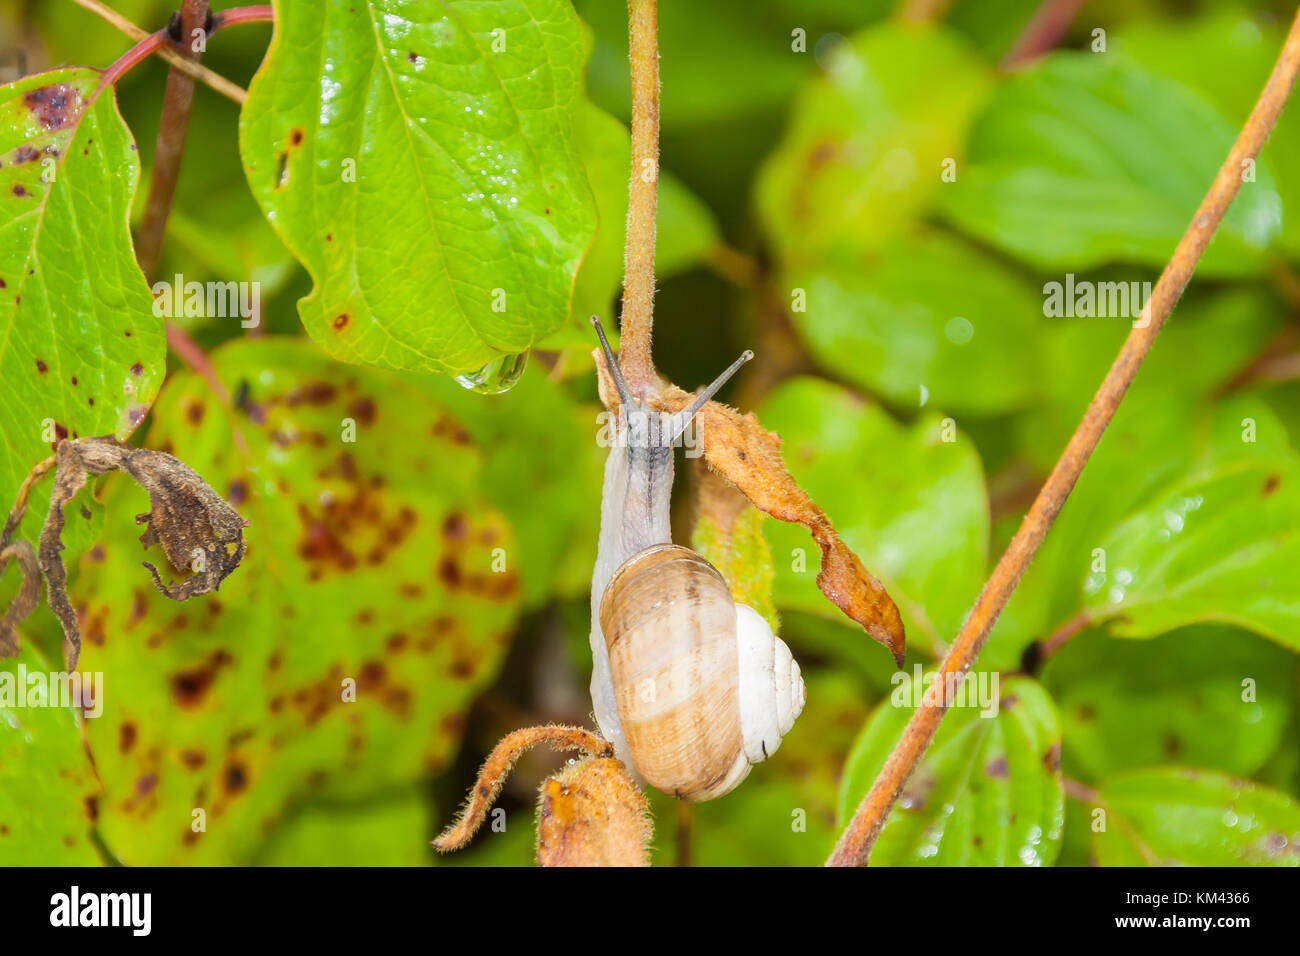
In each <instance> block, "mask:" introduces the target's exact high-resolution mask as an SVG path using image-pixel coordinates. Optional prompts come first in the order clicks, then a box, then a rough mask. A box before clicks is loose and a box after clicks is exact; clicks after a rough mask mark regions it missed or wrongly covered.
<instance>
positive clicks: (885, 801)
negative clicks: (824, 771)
mask: <svg viewBox="0 0 1300 956" xmlns="http://www.w3.org/2000/svg"><path fill="white" fill-rule="evenodd" d="M1297 71H1300V10H1297V14H1296V18H1295V20H1294V21H1293V22H1292V24H1291V29H1290V32H1289V33H1288V34H1287V37H1286V42H1285V43H1284V44H1283V47H1282V51H1281V53H1280V54H1279V55H1278V60H1277V63H1276V65H1275V66H1274V67H1273V72H1272V74H1271V75H1270V76H1269V78H1268V82H1267V83H1265V85H1264V89H1263V90H1262V91H1261V93H1260V95H1259V100H1258V101H1257V102H1256V103H1255V107H1254V109H1253V110H1252V111H1251V114H1250V118H1249V119H1248V120H1247V121H1246V125H1245V126H1244V127H1243V128H1242V130H1241V133H1240V135H1238V137H1237V141H1236V142H1235V143H1234V144H1233V146H1232V149H1231V150H1230V151H1229V152H1228V157H1227V159H1226V160H1224V163H1223V165H1222V167H1220V169H1219V172H1218V175H1217V176H1215V178H1214V183H1213V184H1212V185H1211V186H1210V190H1209V192H1208V193H1207V194H1206V196H1205V199H1204V200H1203V201H1202V202H1201V205H1200V208H1199V209H1197V211H1196V214H1195V215H1194V216H1193V217H1192V222H1191V225H1190V226H1188V227H1187V231H1186V232H1185V233H1184V234H1183V237H1182V239H1180V240H1179V242H1178V246H1177V247H1176V248H1175V249H1174V254H1173V257H1172V258H1171V259H1170V260H1169V264H1168V265H1167V266H1165V269H1164V272H1162V273H1161V275H1160V279H1159V281H1158V282H1157V283H1156V286H1155V289H1154V290H1152V294H1151V300H1150V302H1148V303H1147V307H1146V309H1145V310H1144V311H1143V318H1144V319H1146V321H1145V322H1140V323H1139V325H1137V326H1135V327H1134V328H1133V329H1132V331H1131V332H1130V333H1129V336H1128V339H1127V340H1125V342H1124V345H1123V347H1122V348H1121V349H1120V352H1119V356H1118V357H1117V358H1116V359H1115V363H1114V364H1113V365H1112V366H1111V368H1110V371H1109V372H1107V373H1106V377H1105V379H1103V381H1102V383H1101V387H1100V388H1099V389H1098V390H1097V394H1096V396H1095V397H1094V398H1093V400H1092V403H1091V404H1090V405H1089V406H1088V410H1087V411H1086V412H1085V413H1084V416H1083V420H1082V421H1081V422H1080V423H1079V427H1078V428H1077V429H1075V432H1074V435H1073V436H1071V438H1070V441H1069V444H1068V445H1066V448H1065V451H1064V452H1063V453H1062V454H1061V457H1060V459H1059V460H1058V461H1057V463H1056V465H1055V467H1054V468H1053V469H1052V473H1051V474H1050V475H1049V476H1048V478H1047V481H1046V483H1045V484H1044V485H1043V488H1042V490H1041V491H1040V492H1039V493H1038V497H1037V498H1035V499H1034V503H1033V505H1032V506H1031V507H1030V509H1029V513H1028V514H1027V515H1026V516H1025V519H1024V521H1023V522H1022V523H1021V525H1020V529H1019V530H1018V531H1017V532H1016V534H1015V537H1014V538H1012V540H1011V543H1010V544H1009V545H1008V546H1007V550H1006V552H1005V553H1004V554H1003V555H1002V558H1001V559H1000V560H999V561H998V563H997V567H995V568H994V569H993V574H992V576H990V578H989V580H988V582H987V583H986V584H985V585H984V589H983V590H982V591H981V592H980V595H979V598H978V599H977V600H976V602H975V606H974V607H973V608H972V609H971V612H970V615H969V616H968V617H967V619H966V623H965V624H964V625H963V626H962V628H961V631H960V632H959V633H958V635H957V638H956V640H955V641H953V645H952V649H951V651H949V653H948V656H947V657H946V658H945V659H944V662H943V665H942V666H941V667H940V670H939V676H940V679H945V678H947V677H948V676H949V675H956V676H960V675H962V674H964V673H965V672H966V671H968V670H969V669H970V668H971V666H972V665H973V664H974V663H975V658H976V656H977V655H978V654H979V651H980V648H982V647H983V646H984V642H985V640H986V639H987V638H988V635H989V632H990V631H991V630H992V629H993V625H994V623H995V622H996V621H997V618H998V615H999V614H1000V613H1001V612H1002V609H1003V608H1004V607H1005V606H1006V603H1007V601H1008V600H1009V599H1010V597H1011V594H1012V592H1013V591H1015V588H1016V585H1017V584H1018V583H1019V581H1020V577H1021V575H1022V574H1024V572H1025V569H1026V568H1027V567H1028V566H1029V562H1030V560H1031V559H1032V558H1033V556H1034V552H1035V551H1037V550H1038V546H1039V545H1040V544H1041V543H1042V541H1043V538H1044V536H1045V535H1046V534H1047V530H1048V528H1050V527H1051V525H1052V522H1053V521H1054V520H1055V519H1056V516H1057V514H1058V513H1059V512H1060V510H1061V507H1062V505H1064V504H1065V499H1066V498H1067V497H1068V496H1069V494H1070V491H1071V490H1072V489H1073V488H1074V485H1075V482H1076V481H1078V479H1079V474H1080V472H1082V471H1083V467H1084V465H1085V464H1087V462H1088V457H1089V456H1090V455H1091V454H1092V451H1093V449H1094V448H1096V447H1097V442H1098V441H1099V440H1100V438H1101V435H1102V432H1103V431H1105V429H1106V426H1107V425H1108V424H1109V423H1110V420H1111V418H1112V416H1114V414H1115V410H1116V408H1118V407H1119V403H1120V401H1121V400H1122V399H1123V397H1124V393H1125V392H1126V391H1127V390H1128V387H1129V385H1130V384H1131V383H1132V381H1133V378H1134V376H1135V375H1137V371H1138V368H1139V366H1140V365H1141V364H1142V359H1143V358H1144V357H1145V356H1146V353H1147V351H1148V350H1149V349H1150V348H1151V343H1152V342H1154V341H1155V337H1156V335H1157V333H1159V331H1160V328H1161V326H1162V325H1164V322H1165V319H1167V318H1168V317H1169V313H1170V312H1171V311H1172V310H1173V307H1174V304H1175V303H1176V302H1177V301H1178V299H1179V297H1180V296H1181V295H1182V293H1183V290H1184V289H1185V288H1186V287H1187V283H1188V282H1189V281H1190V280H1191V277H1192V272H1193V271H1194V270H1195V268H1196V263H1197V262H1198V261H1199V260H1200V258H1201V255H1202V253H1203V252H1204V251H1205V246H1206V244H1207V243H1208V242H1209V241H1210V238H1211V237H1212V236H1213V235H1214V231H1215V230H1216V229H1217V228H1218V225H1219V222H1220V221H1221V220H1222V219H1223V216H1224V213H1226V212H1227V210H1228V206H1229V204H1230V203H1231V202H1232V200H1233V197H1235V196H1236V195H1237V191H1238V190H1239V189H1240V188H1241V184H1242V168H1243V163H1245V161H1246V160H1252V159H1254V157H1255V156H1256V155H1257V154H1258V153H1259V150H1260V148H1261V147H1262V146H1263V145H1264V141H1265V140H1266V139H1267V138H1268V134H1269V132H1270V131H1271V130H1272V129H1273V124H1274V123H1275V122H1276V121H1277V117H1278V114H1279V113H1281V111H1282V107H1283V105H1284V104H1285V103H1286V101H1287V98H1288V97H1289V96H1290V95H1291V90H1292V87H1293V86H1294V85H1295V81H1296V74H1297ZM945 711H946V708H945V706H944V703H943V701H942V700H940V701H937V702H934V703H933V704H931V705H923V706H921V707H918V708H917V710H916V712H915V713H914V714H913V715H912V718H911V720H909V721H908V723H907V727H906V728H905V729H904V731H903V736H902V738H901V739H900V740H899V742H898V744H897V746H895V747H894V749H893V751H892V752H891V753H890V755H889V757H888V758H887V759H886V761H885V765H884V767H883V768H881V771H880V774H879V776H877V777H876V781H875V783H874V784H873V785H872V787H871V790H870V791H869V792H868V793H867V795H866V796H865V797H863V798H862V802H861V803H860V804H859V805H858V809H857V812H856V813H855V814H854V816H853V819H852V821H850V823H849V825H848V827H847V828H846V829H845V831H844V833H843V834H842V835H841V837H840V840H839V843H838V844H837V845H836V847H835V850H834V852H833V853H832V854H831V857H830V860H828V861H827V862H828V865H831V866H862V865H865V864H866V862H867V859H868V857H869V856H870V854H871V848H872V846H873V845H874V844H875V841H876V837H877V836H879V834H880V830H881V828H882V827H883V826H884V824H885V820H886V818H887V817H888V816H889V813H890V810H891V809H892V808H893V806H894V802H895V801H896V800H897V799H898V795H899V793H900V792H901V791H902V789H903V786H904V785H905V784H906V782H907V778H908V777H909V776H910V775H911V774H912V771H913V770H915V769H916V765H917V764H918V763H919V762H920V760H921V756H922V754H924V753H925V749H926V747H927V746H929V744H930V741H931V740H932V739H933V738H934V733H935V731H936V730H937V729H938V727H939V723H940V721H942V720H943V715H944V713H945Z"/></svg>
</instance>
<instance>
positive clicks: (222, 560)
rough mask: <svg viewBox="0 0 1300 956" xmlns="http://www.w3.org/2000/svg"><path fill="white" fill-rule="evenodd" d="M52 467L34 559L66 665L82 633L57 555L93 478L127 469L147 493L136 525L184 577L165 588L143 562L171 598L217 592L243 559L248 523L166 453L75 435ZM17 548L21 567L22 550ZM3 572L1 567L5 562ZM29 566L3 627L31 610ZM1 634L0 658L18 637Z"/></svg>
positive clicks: (19, 506)
mask: <svg viewBox="0 0 1300 956" xmlns="http://www.w3.org/2000/svg"><path fill="white" fill-rule="evenodd" d="M54 466H55V469H56V470H55V477H54V490H53V491H52V492H51V494H50V510H49V513H48V514H47V516H46V519H45V526H44V527H43V528H42V529H41V535H40V550H39V556H38V564H39V569H40V571H41V572H42V573H43V574H44V575H45V583H46V594H47V600H48V601H49V604H50V610H52V611H53V612H54V614H55V616H56V617H58V619H59V623H60V624H61V625H62V627H63V638H64V643H63V652H64V658H65V659H66V661H67V667H68V669H69V670H71V669H73V668H75V667H76V666H77V659H78V658H79V657H80V655H81V634H80V628H79V626H78V623H77V613H76V611H75V610H74V609H73V607H72V604H71V602H70V601H69V600H68V590H67V572H66V569H65V568H64V566H63V558H62V554H61V552H62V551H63V540H62V537H63V508H64V506H65V505H67V503H68V502H69V501H71V500H72V499H73V497H75V496H76V494H77V492H79V491H80V490H81V489H82V488H84V487H85V486H86V481H87V478H88V477H89V476H90V475H103V474H106V473H108V472H110V471H125V472H126V473H127V474H129V475H130V476H131V477H132V478H134V479H135V480H136V481H137V482H138V483H139V484H140V485H141V486H142V487H143V488H144V489H145V490H146V491H147V492H149V504H150V507H151V510H150V512H149V513H148V514H144V515H137V516H136V522H137V523H138V524H148V526H149V527H148V528H146V529H145V533H144V534H143V535H141V537H140V540H141V542H143V543H144V546H145V547H146V548H148V547H149V546H150V545H154V544H157V545H159V546H160V547H161V548H162V550H163V554H165V555H166V557H167V562H168V563H169V564H170V565H171V566H172V568H173V570H175V571H176V573H178V574H188V577H186V578H185V580H184V581H182V582H181V583H180V584H172V585H170V586H169V585H166V584H164V583H163V581H162V578H161V576H160V575H159V574H158V570H157V568H155V567H154V566H153V565H152V564H150V563H148V562H147V561H146V562H142V563H143V564H144V566H145V567H146V568H148V569H149V573H150V574H151V575H153V579H154V584H155V585H156V586H157V588H158V590H159V591H161V592H162V593H163V594H165V595H167V596H168V597H169V598H172V599H174V600H177V601H184V600H186V599H187V598H191V597H194V596H195V595H198V594H207V593H208V592H209V591H215V590H217V588H219V587H220V586H221V582H222V581H224V580H225V579H226V577H227V576H228V575H229V574H230V572H231V571H233V570H234V569H235V568H236V567H237V566H238V565H239V562H240V560H241V559H242V558H243V556H244V528H245V527H247V526H248V522H247V521H246V520H244V519H243V518H242V517H240V516H239V513H238V512H236V511H235V509H234V508H232V507H231V506H230V505H229V504H228V503H227V502H226V501H225V499H223V498H222V497H221V496H220V495H218V494H217V493H216V492H215V491H213V490H212V489H211V488H209V487H208V485H207V483H206V482H204V480H203V479H202V478H200V477H199V476H198V474H196V473H195V471H194V470H193V469H192V468H190V467H189V466H188V465H186V464H185V463H184V462H182V461H180V460H178V459H176V458H173V457H172V456H171V455H167V454H164V453H162V452H158V451H149V450H148V449H144V448H136V447H135V446H133V445H128V444H127V443H125V442H122V441H118V440H117V439H116V438H113V437H111V436H110V437H104V438H79V439H76V440H73V441H62V442H60V443H59V446H58V448H57V449H56V450H55V453H54ZM48 470H49V467H48V463H46V462H42V463H41V465H38V466H37V469H36V470H35V471H33V473H32V475H33V478H35V477H39V476H40V475H43V474H44V473H45V472H46V471H48ZM31 481H32V479H31V478H29V480H28V481H27V482H24V484H23V491H22V493H20V495H19V500H18V501H17V502H15V504H14V508H13V511H12V512H11V513H10V515H9V520H8V521H7V522H6V524H5V538H4V540H3V541H0V546H3V547H5V551H4V554H5V555H8V554H9V553H10V551H11V550H12V547H11V546H10V545H9V540H8V539H9V537H10V536H12V534H13V532H14V530H15V529H16V528H17V526H18V522H19V521H21V520H22V516H23V513H24V511H25V510H26V508H27V496H26V491H27V489H28V488H29V487H30V484H31ZM15 544H17V543H15ZM28 550H29V551H30V546H28ZM15 553H16V554H17V556H18V558H19V562H20V564H21V563H22V562H23V561H24V555H23V552H22V551H21V550H19V551H17V552H15ZM0 570H3V563H2V562H0ZM26 571H27V566H26V565H24V572H25V573H24V590H23V592H20V593H19V595H18V596H17V597H16V598H15V599H14V602H13V605H11V606H10V609H9V611H8V612H7V613H6V615H5V618H4V627H6V628H8V627H9V626H10V618H11V615H12V616H13V617H14V618H15V620H13V622H12V626H13V627H16V626H17V622H18V621H20V620H21V619H22V617H24V616H26V613H28V612H29V611H30V608H28V609H27V611H23V610H22V606H23V605H22V604H21V602H23V601H24V594H25V593H27V588H28V584H29V581H28V576H27V574H26ZM15 606H17V607H15ZM20 615H21V616H20ZM0 635H3V636H0V656H12V654H16V653H17V634H16V633H15V634H13V636H12V644H13V647H12V649H10V647H9V634H8V631H7V630H6V631H3V632H0Z"/></svg>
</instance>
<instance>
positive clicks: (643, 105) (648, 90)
mask: <svg viewBox="0 0 1300 956" xmlns="http://www.w3.org/2000/svg"><path fill="white" fill-rule="evenodd" d="M627 10H628V36H629V45H630V51H631V68H632V173H631V177H630V179H629V182H628V197H627V198H628V205H627V244H626V246H625V247H624V259H623V319H622V325H621V329H620V331H621V334H622V338H621V340H620V342H619V348H618V364H619V368H621V369H622V371H623V377H624V378H625V379H627V383H628V386H629V387H630V388H631V389H632V392H633V394H640V393H642V392H645V391H654V390H657V387H658V375H657V374H656V373H655V367H654V359H653V358H652V357H651V352H650V349H651V338H652V333H653V330H654V295H655V212H656V208H657V206H658V202H659V39H658V3H657V0H628V5H627Z"/></svg>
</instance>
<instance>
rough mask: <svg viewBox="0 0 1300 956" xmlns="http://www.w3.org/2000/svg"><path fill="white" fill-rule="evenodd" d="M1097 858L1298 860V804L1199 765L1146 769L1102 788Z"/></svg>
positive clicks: (1236, 862)
mask: <svg viewBox="0 0 1300 956" xmlns="http://www.w3.org/2000/svg"><path fill="white" fill-rule="evenodd" d="M1100 796H1101V805H1102V808H1103V809H1104V810H1105V821H1106V829H1105V830H1104V831H1103V832H1100V833H1094V834H1093V838H1092V839H1093V852H1094V854H1095V856H1096V859H1097V862H1098V864H1100V865H1101V866H1300V805H1297V804H1296V802H1295V801H1294V800H1292V799H1291V798H1290V797H1287V796H1286V795H1285V794H1281V793H1279V792H1277V791H1276V790H1270V789H1268V788H1267V787H1261V786H1258V785H1256V784H1252V783H1250V782H1249V781H1246V780H1237V779H1233V778H1231V777H1224V776H1220V775H1219V774H1212V773H1202V772H1200V771H1197V770H1182V769H1170V770H1148V771H1139V772H1137V773H1131V774H1128V775H1126V776H1122V777H1116V778H1115V779H1114V780H1111V781H1109V782H1108V783H1107V784H1106V785H1105V786H1104V787H1102V789H1101V794H1100Z"/></svg>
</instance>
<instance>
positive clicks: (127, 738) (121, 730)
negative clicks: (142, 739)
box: [117, 720, 136, 754]
mask: <svg viewBox="0 0 1300 956" xmlns="http://www.w3.org/2000/svg"><path fill="white" fill-rule="evenodd" d="M135 739H136V729H135V724H133V723H131V722H130V721H129V720H128V721H125V722H123V724H122V726H120V727H118V728H117V749H118V751H119V752H121V753H124V754H129V753H130V752H131V748H132V747H134V746H135Z"/></svg>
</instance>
